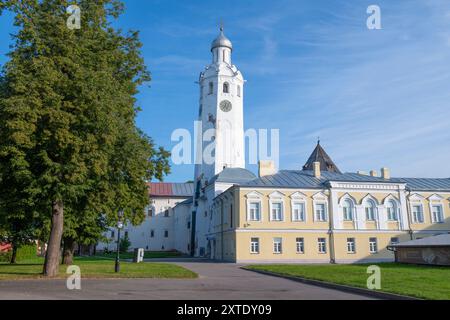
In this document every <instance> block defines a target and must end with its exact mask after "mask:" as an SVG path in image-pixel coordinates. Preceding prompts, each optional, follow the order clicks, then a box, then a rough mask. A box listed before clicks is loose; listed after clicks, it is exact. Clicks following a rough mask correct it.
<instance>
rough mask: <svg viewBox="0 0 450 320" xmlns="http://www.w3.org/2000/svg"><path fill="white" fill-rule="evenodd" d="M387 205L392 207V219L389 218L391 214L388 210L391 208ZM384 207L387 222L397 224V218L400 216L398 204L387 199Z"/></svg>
mask: <svg viewBox="0 0 450 320" xmlns="http://www.w3.org/2000/svg"><path fill="white" fill-rule="evenodd" d="M389 204H392V205H393V207H392V209H393V210H394V218H393V219H392V217H391V212H390V211H389V209H390V208H391V207H390V206H389ZM385 207H386V218H387V221H390V222H398V221H399V216H400V212H399V205H398V202H397V201H396V200H394V199H387V200H386V203H385Z"/></svg>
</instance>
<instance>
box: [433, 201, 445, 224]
mask: <svg viewBox="0 0 450 320" xmlns="http://www.w3.org/2000/svg"><path fill="white" fill-rule="evenodd" d="M431 214H432V218H433V222H434V223H443V222H444V215H443V214H442V205H433V206H431Z"/></svg>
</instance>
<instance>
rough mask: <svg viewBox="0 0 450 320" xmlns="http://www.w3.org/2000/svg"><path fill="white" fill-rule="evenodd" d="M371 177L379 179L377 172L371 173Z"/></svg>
mask: <svg viewBox="0 0 450 320" xmlns="http://www.w3.org/2000/svg"><path fill="white" fill-rule="evenodd" d="M370 176H371V177H378V172H376V171H375V170H372V171H370Z"/></svg>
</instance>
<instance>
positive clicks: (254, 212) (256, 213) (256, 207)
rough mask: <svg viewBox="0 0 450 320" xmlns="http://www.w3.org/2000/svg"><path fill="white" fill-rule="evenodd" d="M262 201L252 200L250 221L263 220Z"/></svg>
mask: <svg viewBox="0 0 450 320" xmlns="http://www.w3.org/2000/svg"><path fill="white" fill-rule="evenodd" d="M260 209H261V203H259V202H250V217H249V218H250V221H260V220H261V210H260Z"/></svg>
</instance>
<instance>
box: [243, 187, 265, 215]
mask: <svg viewBox="0 0 450 320" xmlns="http://www.w3.org/2000/svg"><path fill="white" fill-rule="evenodd" d="M246 198H247V222H249V223H251V222H262V221H263V220H264V217H263V212H264V210H263V201H262V199H263V198H264V195H262V194H261V193H259V192H257V191H252V192H250V193H248V194H247V195H246ZM256 202H257V203H259V220H251V215H250V209H251V207H250V203H256Z"/></svg>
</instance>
